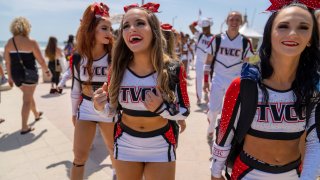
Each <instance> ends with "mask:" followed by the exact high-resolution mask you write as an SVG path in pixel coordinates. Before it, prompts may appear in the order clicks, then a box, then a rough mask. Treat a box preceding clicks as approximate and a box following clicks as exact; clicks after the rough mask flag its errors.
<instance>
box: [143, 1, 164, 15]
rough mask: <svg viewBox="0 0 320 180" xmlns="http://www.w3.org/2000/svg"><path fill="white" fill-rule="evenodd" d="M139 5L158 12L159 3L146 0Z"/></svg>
mask: <svg viewBox="0 0 320 180" xmlns="http://www.w3.org/2000/svg"><path fill="white" fill-rule="evenodd" d="M141 7H142V8H144V9H146V10H148V11H150V12H153V13H157V12H159V11H158V9H159V7H160V4H158V3H152V2H148V3H147V4H144V5H142V6H141Z"/></svg>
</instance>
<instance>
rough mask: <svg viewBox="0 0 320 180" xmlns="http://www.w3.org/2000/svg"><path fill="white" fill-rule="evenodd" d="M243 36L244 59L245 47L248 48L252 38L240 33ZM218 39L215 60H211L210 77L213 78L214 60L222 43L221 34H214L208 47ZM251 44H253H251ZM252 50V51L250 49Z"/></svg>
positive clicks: (243, 54) (242, 56)
mask: <svg viewBox="0 0 320 180" xmlns="http://www.w3.org/2000/svg"><path fill="white" fill-rule="evenodd" d="M240 35H241V36H242V37H243V38H242V49H243V51H242V55H241V60H243V58H244V56H245V49H247V47H248V44H249V43H250V40H249V38H247V37H246V36H244V35H242V34H240ZM214 39H215V40H216V49H215V52H214V57H213V60H212V62H211V65H210V68H211V71H210V77H211V78H212V74H213V68H214V62H215V60H216V57H217V54H218V51H219V48H220V44H221V34H217V35H215V36H213V37H212V38H211V40H210V42H209V45H208V47H209V46H210V45H211V44H212V42H213V40H214ZM250 46H251V45H250ZM250 51H252V50H251V49H250Z"/></svg>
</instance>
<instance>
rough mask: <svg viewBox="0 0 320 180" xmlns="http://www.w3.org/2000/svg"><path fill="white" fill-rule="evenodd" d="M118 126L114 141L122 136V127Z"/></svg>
mask: <svg viewBox="0 0 320 180" xmlns="http://www.w3.org/2000/svg"><path fill="white" fill-rule="evenodd" d="M116 126H117V127H116V133H115V135H114V139H117V138H118V137H119V136H120V135H121V134H122V129H121V127H120V124H119V123H117V124H116Z"/></svg>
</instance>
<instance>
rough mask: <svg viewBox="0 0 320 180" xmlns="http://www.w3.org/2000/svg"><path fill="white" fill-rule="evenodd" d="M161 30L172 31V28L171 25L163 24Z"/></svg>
mask: <svg viewBox="0 0 320 180" xmlns="http://www.w3.org/2000/svg"><path fill="white" fill-rule="evenodd" d="M161 29H162V30H164V31H172V26H171V24H169V23H164V24H161Z"/></svg>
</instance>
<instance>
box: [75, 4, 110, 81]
mask: <svg viewBox="0 0 320 180" xmlns="http://www.w3.org/2000/svg"><path fill="white" fill-rule="evenodd" d="M105 17H107V16H103V17H96V16H95V12H94V4H92V5H89V6H88V7H87V9H86V10H85V11H84V13H83V16H82V19H81V23H80V27H79V29H78V32H77V35H76V40H77V44H76V51H77V52H78V53H79V54H80V55H81V57H82V58H84V57H85V58H87V60H88V62H87V65H86V70H87V72H88V74H89V81H91V79H92V76H93V70H92V63H93V60H94V59H93V55H92V49H93V48H94V45H95V43H96V40H95V29H96V27H97V26H98V24H99V22H100V21H104V20H105V19H104V18H105ZM112 45H113V39H109V44H105V45H104V49H105V51H106V53H108V60H109V62H108V63H110V62H111V50H112Z"/></svg>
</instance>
